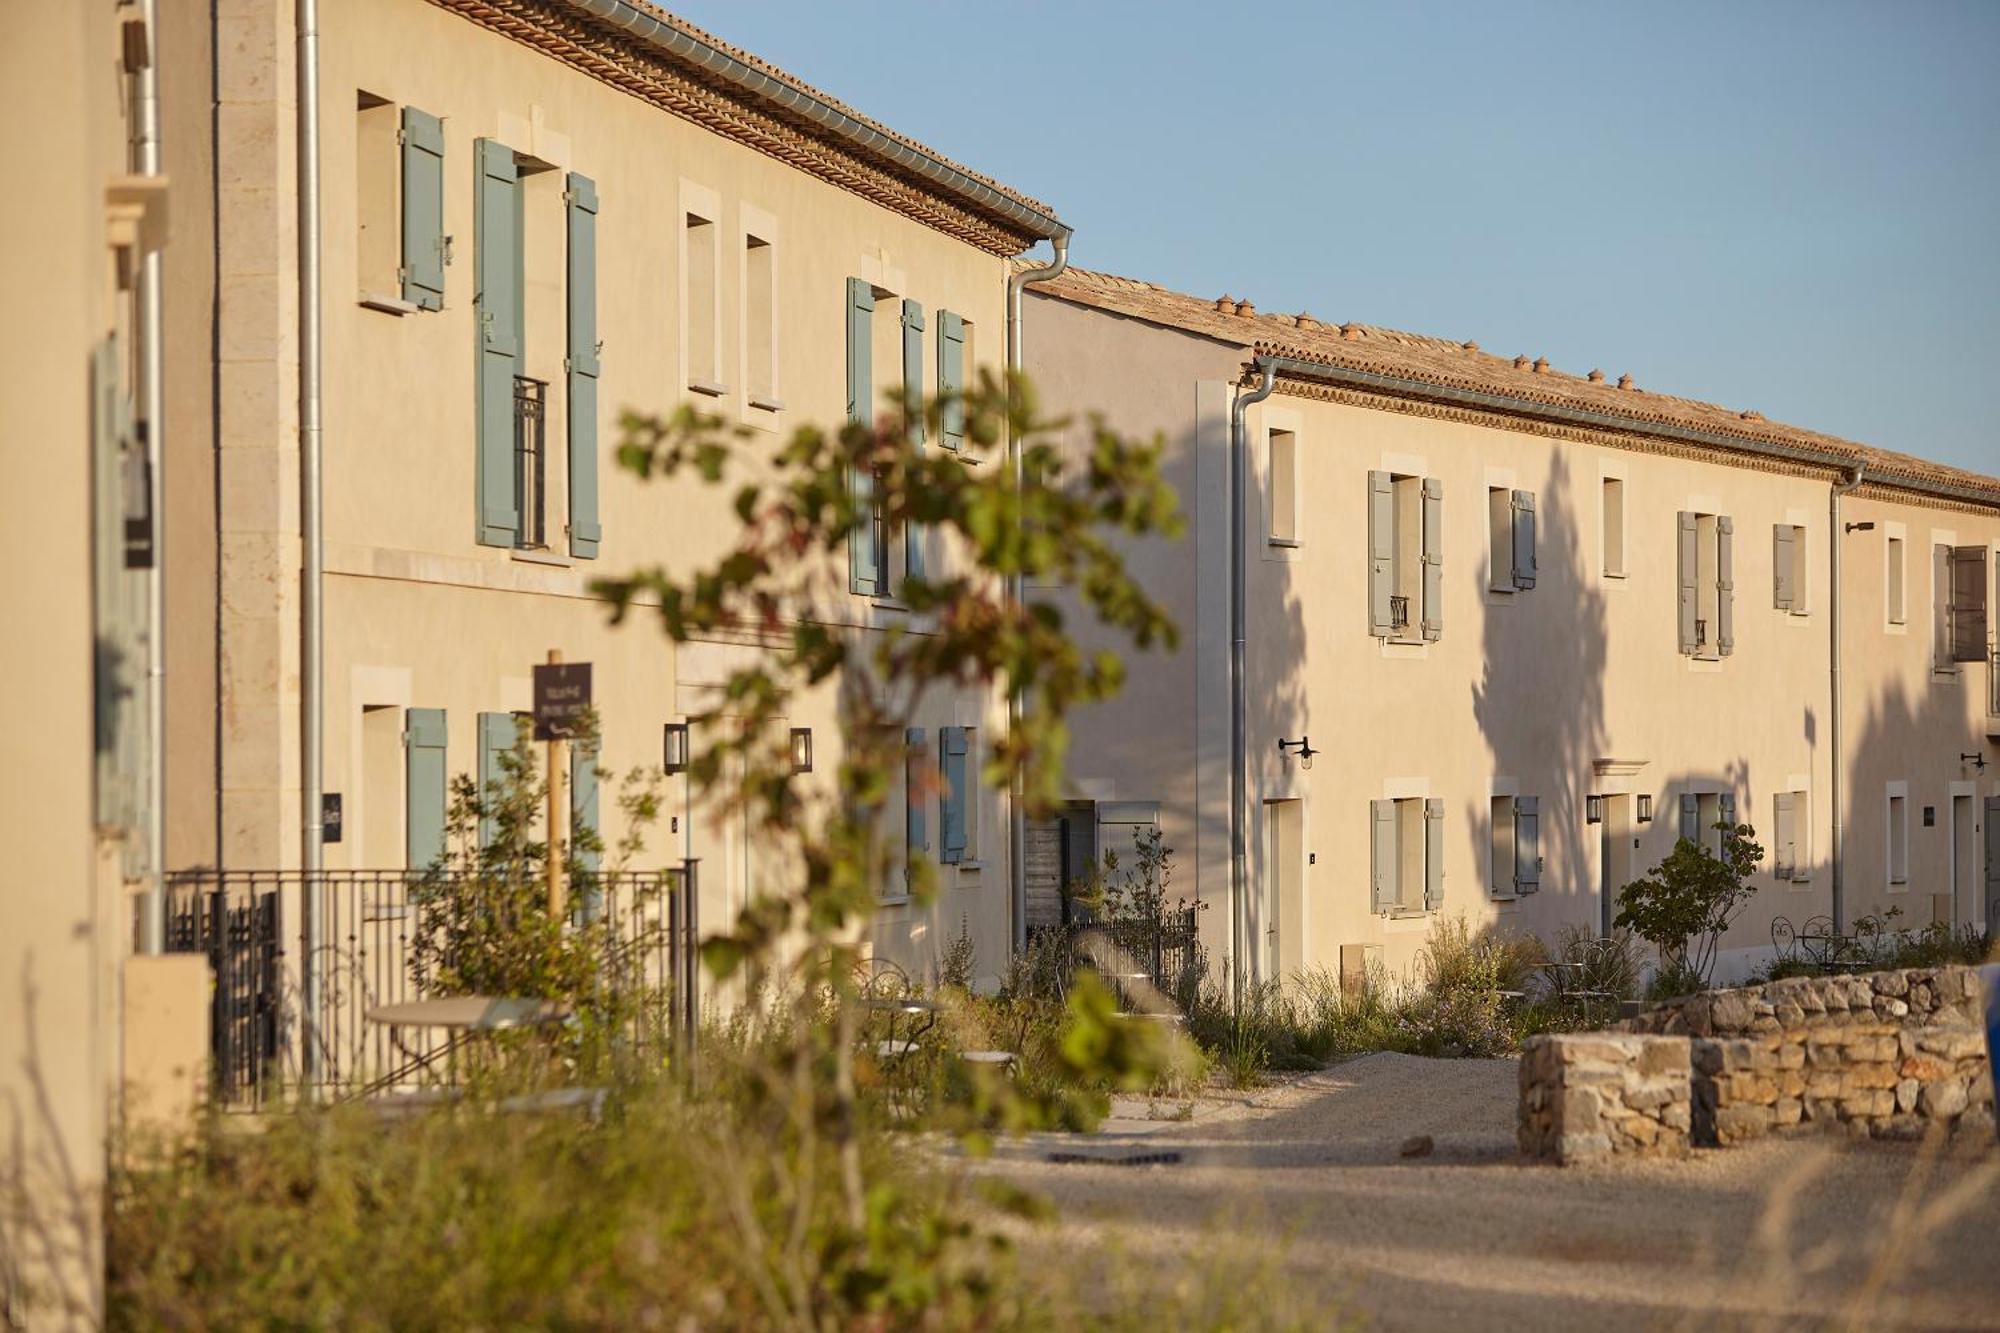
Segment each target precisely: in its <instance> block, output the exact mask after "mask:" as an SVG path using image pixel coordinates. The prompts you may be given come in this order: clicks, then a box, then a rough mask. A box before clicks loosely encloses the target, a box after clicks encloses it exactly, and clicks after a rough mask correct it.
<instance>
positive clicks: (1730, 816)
mask: <svg viewBox="0 0 2000 1333" xmlns="http://www.w3.org/2000/svg"><path fill="white" fill-rule="evenodd" d="M1715 809H1716V818H1717V819H1718V820H1719V821H1720V822H1721V823H1724V824H1727V825H1729V827H1731V828H1732V829H1733V828H1735V827H1736V793H1734V792H1727V791H1726V792H1723V793H1722V794H1721V795H1720V796H1717V797H1716V798H1715ZM1719 841H1720V840H1719V839H1718V842H1719Z"/></svg>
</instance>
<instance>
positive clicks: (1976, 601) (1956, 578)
mask: <svg viewBox="0 0 2000 1333" xmlns="http://www.w3.org/2000/svg"><path fill="white" fill-rule="evenodd" d="M1950 628H1951V660H1952V661H1954V662H1983V661H1985V660H1986V548H1985V547H1984V546H1954V547H1952V548H1951V625H1950Z"/></svg>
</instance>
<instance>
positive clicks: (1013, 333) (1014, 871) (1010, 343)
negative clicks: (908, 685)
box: [1007, 227, 1071, 953]
mask: <svg viewBox="0 0 2000 1333" xmlns="http://www.w3.org/2000/svg"><path fill="white" fill-rule="evenodd" d="M1070 235H1071V232H1070V230H1069V228H1067V227H1064V228H1063V229H1062V230H1061V231H1060V232H1058V233H1056V235H1054V236H1052V237H1050V238H1049V244H1050V245H1052V246H1054V247H1055V260H1054V262H1052V263H1049V264H1045V265H1043V266H1042V267H1040V268H1028V269H1021V270H1019V271H1017V272H1014V273H1010V274H1008V275H1007V374H1008V376H1009V379H1010V380H1011V378H1012V377H1013V376H1015V375H1018V374H1019V373H1020V372H1021V291H1022V289H1023V288H1025V287H1026V286H1027V285H1028V284H1029V283H1031V282H1047V281H1048V280H1049V279H1050V278H1053V277H1057V276H1059V275H1060V274H1061V273H1062V271H1063V270H1064V269H1066V268H1068V267H1069V238H1070ZM1007 467H1008V469H1009V471H1010V473H1011V474H1012V476H1013V479H1014V491H1015V493H1016V494H1019V493H1020V492H1021V490H1022V484H1023V482H1024V481H1025V477H1024V476H1023V474H1022V462H1021V441H1020V439H1019V437H1017V436H1016V435H1015V434H1014V433H1013V432H1012V431H1009V432H1008V438H1007ZM1023 594H1024V584H1023V582H1022V579H1021V576H1020V575H1019V574H1018V573H1016V574H1010V575H1008V576H1007V600H1008V601H1010V602H1012V603H1013V604H1014V606H1015V607H1017V608H1018V607H1019V606H1021V605H1022V604H1023V602H1025V601H1026V598H1025V596H1024V595H1023ZM1023 703H1024V700H1023V699H1022V697H1021V691H1020V689H1019V687H1018V686H1017V687H1014V688H1011V689H1009V690H1008V693H1007V730H1008V732H1009V734H1014V733H1018V732H1019V730H1020V728H1021V716H1022V712H1021V710H1022V707H1023ZM1025 796H1026V792H1025V790H1024V787H1023V783H1022V778H1021V774H1020V773H1019V772H1016V773H1015V774H1014V778H1013V785H1012V787H1011V789H1010V790H1009V792H1008V798H1009V799H1008V801H1007V896H1008V915H1009V916H1010V917H1011V918H1012V921H1013V927H1014V952H1015V953H1019V952H1021V950H1023V949H1025V948H1027V947H1028V820H1027V815H1026V814H1025V813H1024V812H1023V811H1022V809H1021V803H1022V800H1023V799H1024V797H1025Z"/></svg>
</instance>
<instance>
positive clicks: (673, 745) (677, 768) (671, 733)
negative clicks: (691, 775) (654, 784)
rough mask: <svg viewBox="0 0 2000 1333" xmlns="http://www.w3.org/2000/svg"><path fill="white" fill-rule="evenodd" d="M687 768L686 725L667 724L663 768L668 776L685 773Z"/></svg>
mask: <svg viewBox="0 0 2000 1333" xmlns="http://www.w3.org/2000/svg"><path fill="white" fill-rule="evenodd" d="M687 766H688V724H687V723H685V722H669V723H667V734H666V755H665V763H664V767H665V768H666V770H667V772H668V774H669V775H671V774H674V773H685V772H687Z"/></svg>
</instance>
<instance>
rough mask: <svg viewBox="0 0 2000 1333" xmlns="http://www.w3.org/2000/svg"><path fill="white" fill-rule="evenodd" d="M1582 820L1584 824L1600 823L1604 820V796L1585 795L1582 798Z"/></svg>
mask: <svg viewBox="0 0 2000 1333" xmlns="http://www.w3.org/2000/svg"><path fill="white" fill-rule="evenodd" d="M1583 822H1584V823H1586V824H1602V823H1603V822H1604V798H1603V797H1602V796H1586V797H1584V798H1583Z"/></svg>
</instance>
